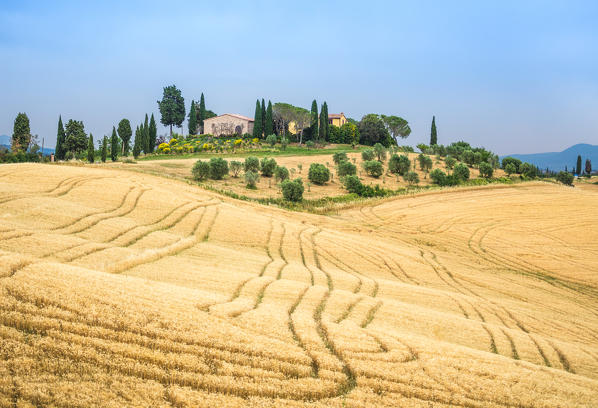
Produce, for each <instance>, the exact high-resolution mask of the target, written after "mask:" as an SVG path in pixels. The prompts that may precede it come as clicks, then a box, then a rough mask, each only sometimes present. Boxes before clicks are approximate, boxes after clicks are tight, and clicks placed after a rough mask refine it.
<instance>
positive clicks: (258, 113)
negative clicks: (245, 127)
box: [253, 99, 262, 139]
mask: <svg viewBox="0 0 598 408" xmlns="http://www.w3.org/2000/svg"><path fill="white" fill-rule="evenodd" d="M253 137H257V138H260V139H261V138H262V109H261V107H260V100H259V99H258V100H257V101H256V102H255V116H254V119H253Z"/></svg>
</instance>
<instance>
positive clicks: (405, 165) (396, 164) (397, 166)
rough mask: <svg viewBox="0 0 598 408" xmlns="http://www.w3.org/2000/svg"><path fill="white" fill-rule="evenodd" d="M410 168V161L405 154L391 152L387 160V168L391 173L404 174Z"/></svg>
mask: <svg viewBox="0 0 598 408" xmlns="http://www.w3.org/2000/svg"><path fill="white" fill-rule="evenodd" d="M410 168H411V161H410V160H409V158H408V157H407V156H405V155H400V156H399V155H398V154H393V155H392V156H390V160H388V170H389V171H390V172H391V173H393V174H400V175H401V176H404V175H405V174H407V172H408V171H409V169H410Z"/></svg>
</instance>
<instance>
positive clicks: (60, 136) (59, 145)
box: [54, 116, 66, 160]
mask: <svg viewBox="0 0 598 408" xmlns="http://www.w3.org/2000/svg"><path fill="white" fill-rule="evenodd" d="M65 138H66V133H65V132H64V126H63V125H62V116H58V133H57V134H56V150H55V152H54V154H55V156H56V160H64V156H65V154H66V151H65V148H64V139H65Z"/></svg>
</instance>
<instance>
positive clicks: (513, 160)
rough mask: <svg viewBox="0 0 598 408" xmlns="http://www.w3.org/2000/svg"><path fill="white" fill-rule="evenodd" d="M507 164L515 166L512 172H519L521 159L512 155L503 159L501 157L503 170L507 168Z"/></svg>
mask: <svg viewBox="0 0 598 408" xmlns="http://www.w3.org/2000/svg"><path fill="white" fill-rule="evenodd" d="M509 164H512V165H513V167H514V168H515V171H514V172H513V173H519V167H520V166H521V164H522V163H521V160H519V159H516V158H514V157H505V158H504V159H502V168H503V170H506V169H507V166H508V165H509Z"/></svg>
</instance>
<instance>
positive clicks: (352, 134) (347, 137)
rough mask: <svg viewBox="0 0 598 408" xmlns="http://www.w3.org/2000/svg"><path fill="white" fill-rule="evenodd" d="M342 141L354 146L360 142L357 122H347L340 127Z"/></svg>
mask: <svg viewBox="0 0 598 408" xmlns="http://www.w3.org/2000/svg"><path fill="white" fill-rule="evenodd" d="M340 142H341V143H346V144H350V145H353V146H355V145H357V144H358V143H359V130H358V129H357V125H356V124H354V123H351V122H347V123H345V124H344V125H342V126H341V127H340Z"/></svg>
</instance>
